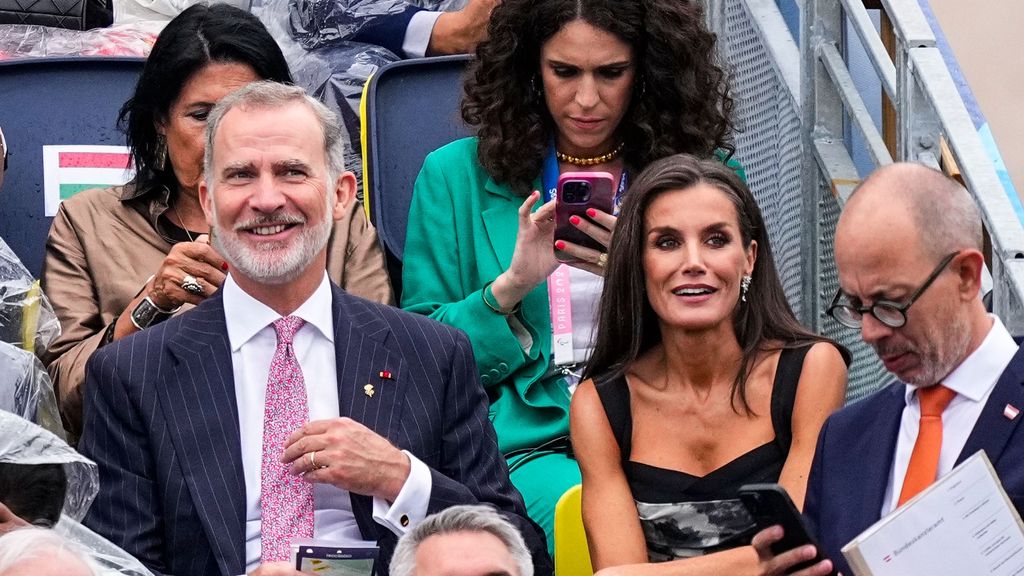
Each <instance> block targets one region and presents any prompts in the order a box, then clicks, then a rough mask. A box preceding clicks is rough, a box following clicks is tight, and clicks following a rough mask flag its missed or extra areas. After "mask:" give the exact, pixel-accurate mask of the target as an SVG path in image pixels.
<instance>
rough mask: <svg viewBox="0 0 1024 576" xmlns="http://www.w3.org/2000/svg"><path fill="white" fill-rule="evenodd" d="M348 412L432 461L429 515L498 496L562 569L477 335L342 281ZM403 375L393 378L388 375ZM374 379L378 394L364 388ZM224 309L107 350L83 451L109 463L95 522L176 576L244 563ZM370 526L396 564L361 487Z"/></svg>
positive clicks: (342, 378)
mask: <svg viewBox="0 0 1024 576" xmlns="http://www.w3.org/2000/svg"><path fill="white" fill-rule="evenodd" d="M332 289H333V309H334V330H335V345H336V348H337V367H338V398H339V401H340V407H339V408H340V414H341V415H342V416H348V417H350V418H352V419H354V420H357V421H359V422H362V423H363V424H364V425H366V426H367V427H369V428H371V429H373V430H374V431H376V432H377V433H378V434H380V435H381V436H383V437H385V438H387V439H388V440H390V441H391V442H392V443H393V444H395V445H396V446H398V447H399V448H403V449H406V450H409V451H410V452H412V453H413V454H415V455H416V456H417V457H419V458H420V459H421V460H422V461H423V462H424V463H426V464H427V465H428V466H429V467H430V468H431V474H432V479H433V489H432V491H431V494H430V504H429V512H431V513H433V512H436V511H438V510H441V509H444V508H446V507H448V506H451V505H453V504H467V503H476V502H486V503H491V504H493V505H495V506H496V507H497V508H498V509H500V510H502V511H503V512H504V513H505V514H506V516H507V517H508V518H509V519H510V520H512V521H513V522H514V523H516V525H517V526H518V527H519V529H520V530H521V531H522V532H523V536H524V537H525V538H526V540H527V543H528V545H529V546H530V548H531V551H532V552H533V554H534V563H535V564H536V565H537V568H538V570H539V572H538V573H539V574H547V573H550V572H551V564H550V562H551V561H550V558H549V557H548V555H547V552H546V550H545V545H544V541H543V538H542V535H541V534H540V533H539V532H540V531H539V529H538V528H537V527H536V525H535V524H533V523H532V522H531V521H529V520H528V519H527V518H526V511H525V507H524V505H523V501H522V497H521V496H520V495H519V493H518V492H517V491H516V490H515V488H513V487H512V485H511V483H510V482H509V479H508V470H507V468H506V465H505V460H504V459H503V458H502V457H501V455H500V453H499V452H498V445H497V442H496V440H495V435H494V428H493V427H492V426H491V423H490V421H489V420H488V418H487V399H486V396H485V394H484V391H483V388H482V387H481V386H480V384H479V382H478V380H477V371H476V366H475V364H474V361H473V352H472V349H471V347H470V344H469V340H468V339H467V338H466V336H465V335H464V334H463V333H462V332H460V331H458V330H455V329H453V328H451V327H448V326H445V325H443V324H440V323H438V322H435V321H432V320H430V319H427V318H425V317H422V316H418V315H415V314H410V313H407V312H403V311H401V310H398V309H396V308H390V307H387V306H383V305H380V304H376V303H373V302H369V301H366V300H362V299H360V298H357V297H355V296H352V295H349V294H346V293H345V292H344V291H342V290H341V289H339V288H338V287H336V286H333V285H332ZM384 370H387V371H389V372H391V375H392V379H387V380H385V379H382V378H381V377H380V374H379V373H380V372H381V371H384ZM367 383H372V384H374V388H375V394H374V395H373V396H372V397H369V396H367V395H366V394H364V391H363V386H364V385H365V384H367ZM234 386H235V384H234V377H233V371H232V367H231V353H230V349H229V343H228V337H227V329H226V325H225V320H224V307H223V302H222V300H221V297H220V296H219V295H215V296H213V297H211V298H210V299H208V300H207V301H206V302H204V303H203V304H202V305H201V306H198V307H197V308H195V309H194V310H192V311H190V312H188V313H186V314H182V315H180V316H178V317H176V318H172V319H170V320H168V321H167V322H165V323H163V324H161V325H159V326H155V327H152V328H149V329H146V330H143V331H141V332H139V333H137V334H135V335H133V336H131V337H129V338H126V339H124V340H121V341H119V342H116V343H114V344H111V345H109V346H106V347H104V348H102V349H100V350H99V351H97V352H96V353H95V354H94V355H93V357H92V358H91V359H90V361H89V364H88V368H87V377H86V382H85V390H86V392H85V409H84V410H85V411H84V416H85V424H84V426H85V427H84V433H83V435H82V440H81V444H80V445H79V448H80V450H81V451H82V453H83V454H85V455H86V456H88V457H90V458H92V459H93V460H95V461H96V463H97V464H98V465H99V474H100V491H99V495H98V496H97V498H96V501H95V502H94V503H93V505H92V508H91V509H90V511H89V514H88V516H87V517H86V519H85V523H86V525H87V526H89V527H90V528H92V529H93V530H95V531H97V532H98V533H100V534H102V535H103V536H106V537H107V538H109V539H110V540H111V541H113V542H114V543H115V544H117V545H118V546H121V547H122V548H124V549H125V550H127V551H128V552H129V553H130V554H132V555H134V556H135V557H137V558H138V559H139V560H141V561H142V562H143V563H144V564H146V565H147V566H148V567H149V568H151V569H153V570H155V571H157V572H160V573H165V574H175V575H177V576H193V575H195V576H199V575H207V574H211V575H212V574H221V575H225V576H228V575H236V574H242V573H244V572H245V553H244V549H245V530H244V525H245V481H244V478H243V472H242V456H241V443H242V442H243V441H247V439H243V438H240V437H239V431H238V408H237V405H236V401H235V391H234ZM352 509H353V512H354V513H355V517H356V521H357V522H358V525H359V529H360V531H361V532H362V535H363V537H364V538H365V539H367V540H376V541H378V542H379V544H380V546H381V556H382V558H384V559H385V562H384V565H383V568H384V572H382V573H383V574H386V573H387V560H388V559H390V557H391V552H392V550H393V549H394V545H395V543H396V540H397V539H396V537H395V535H394V534H393V533H391V532H390V531H389V530H387V529H386V528H384V527H382V526H380V525H378V524H376V523H375V522H374V521H373V519H372V500H371V498H369V497H367V496H361V495H357V494H352Z"/></svg>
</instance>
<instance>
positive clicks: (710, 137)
mask: <svg viewBox="0 0 1024 576" xmlns="http://www.w3.org/2000/svg"><path fill="white" fill-rule="evenodd" d="M574 20H583V21H584V22H586V23H588V24H590V25H592V26H594V27H595V28H599V29H601V30H604V31H607V32H609V33H610V34H613V35H614V36H616V37H617V38H619V39H621V40H622V41H623V42H625V43H626V44H629V45H630V46H631V47H632V48H633V54H634V59H635V62H636V81H635V83H634V88H633V95H632V98H631V99H630V107H629V110H627V112H626V114H625V116H624V117H623V119H622V122H621V124H620V126H619V133H620V135H621V137H622V139H623V141H624V142H625V144H626V148H625V159H626V163H627V165H629V166H631V167H633V168H635V169H637V170H640V169H643V167H645V166H647V164H649V163H650V162H651V161H653V160H655V159H657V158H662V157H665V156H668V155H670V154H677V153H680V152H687V153H690V154H695V155H698V156H709V155H710V154H711V153H712V152H714V151H715V150H716V149H722V150H724V151H725V152H726V153H727V154H730V155H731V154H732V152H733V151H734V147H733V146H732V143H731V133H732V129H733V123H732V119H731V116H732V108H733V100H732V97H731V96H730V93H729V86H728V82H727V79H726V74H725V73H724V72H723V71H722V69H721V68H719V67H718V65H717V64H716V55H715V35H714V34H712V33H711V32H709V31H708V30H707V28H706V27H705V25H704V14H703V10H702V9H701V7H700V3H699V2H698V1H697V0H504V1H503V2H501V3H500V4H499V5H498V6H497V7H495V8H494V11H493V13H492V15H491V20H490V24H489V26H488V39H487V40H486V41H484V42H481V43H480V44H479V45H478V46H477V49H476V59H475V60H474V61H473V63H472V64H471V66H470V69H469V72H468V75H467V77H466V84H465V87H464V88H465V94H464V97H463V100H462V118H463V119H464V120H465V121H466V123H468V124H470V125H471V126H475V127H477V136H478V137H479V145H478V154H479V159H480V163H481V165H483V167H484V168H485V169H487V172H488V173H489V174H490V175H491V176H492V177H493V178H495V180H497V181H499V182H503V183H507V184H509V185H511V186H512V187H513V189H515V190H517V191H519V192H521V193H524V194H525V193H526V192H527V191H528V190H529V187H530V183H531V182H532V180H533V179H534V178H535V177H536V176H537V174H539V173H540V170H541V165H542V163H543V158H544V154H545V151H546V149H547V146H548V142H549V141H550V139H551V137H552V134H553V131H554V121H553V120H552V118H551V114H550V113H549V111H548V109H547V106H546V105H545V103H544V98H543V96H540V95H538V93H537V91H536V89H535V88H534V87H535V86H539V83H540V77H539V74H540V72H539V70H540V53H541V47H542V46H543V45H544V44H545V43H546V42H547V41H548V39H550V38H551V37H552V36H554V35H555V34H556V33H558V31H559V30H561V29H562V27H564V26H565V25H566V24H568V23H570V22H572V21H574Z"/></svg>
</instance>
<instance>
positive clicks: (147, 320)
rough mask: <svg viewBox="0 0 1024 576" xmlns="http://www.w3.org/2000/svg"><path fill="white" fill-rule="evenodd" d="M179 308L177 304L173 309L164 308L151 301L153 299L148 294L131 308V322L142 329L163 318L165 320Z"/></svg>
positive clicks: (161, 320) (159, 321) (157, 322)
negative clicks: (133, 308)
mask: <svg viewBox="0 0 1024 576" xmlns="http://www.w3.org/2000/svg"><path fill="white" fill-rule="evenodd" d="M178 310H181V306H178V307H177V308H175V309H174V310H164V309H163V308H161V307H159V306H157V305H156V304H154V303H153V300H152V299H150V297H149V296H146V297H145V298H143V299H142V302H139V305H138V306H136V307H135V310H132V324H135V327H136V328H138V329H139V330H144V329H146V328H148V327H150V326H152V325H153V324H159V323H161V322H163V321H164V320H167V319H168V318H170V317H171V316H172V315H174V313H175V312H177V311H178Z"/></svg>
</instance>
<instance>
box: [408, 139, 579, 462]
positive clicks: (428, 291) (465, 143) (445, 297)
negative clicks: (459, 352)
mask: <svg viewBox="0 0 1024 576" xmlns="http://www.w3.org/2000/svg"><path fill="white" fill-rule="evenodd" d="M476 146H477V141H476V138H465V139H462V140H457V141H455V142H453V143H451V144H449V145H447V146H445V147H443V148H440V149H438V150H436V151H434V152H432V153H431V154H430V155H429V156H427V159H426V160H425V161H424V163H423V169H422V170H421V171H420V174H419V177H418V178H417V179H416V184H415V188H414V193H413V199H412V206H411V208H410V211H409V225H408V229H407V231H406V241H405V255H404V258H403V265H402V307H403V308H405V309H406V310H410V311H413V312H418V313H420V314H426V315H428V316H430V317H431V318H434V319H435V320H438V321H441V322H444V323H445V324H449V325H451V326H455V327H456V328H459V329H461V330H463V331H465V332H466V334H467V335H468V336H469V340H470V342H471V343H472V345H473V354H474V355H475V357H476V362H477V367H478V368H479V373H480V382H481V383H482V384H483V386H484V388H485V389H486V390H487V393H488V396H489V398H490V400H491V409H490V417H491V421H492V422H493V423H494V427H495V429H496V430H497V433H498V445H499V447H500V448H501V451H502V452H503V453H507V452H509V451H511V450H516V449H520V448H529V447H534V446H538V445H540V444H542V443H543V442H545V441H547V440H551V439H552V438H556V437H558V436H561V435H564V434H568V432H569V395H568V390H567V389H566V386H565V383H564V381H562V379H561V378H560V377H559V376H558V375H552V374H550V373H549V372H550V357H551V318H550V312H549V308H548V293H547V283H542V284H541V285H540V286H537V287H536V288H535V289H534V290H533V291H532V292H530V293H529V294H527V296H526V298H524V299H523V302H522V306H521V308H520V310H519V312H517V313H516V315H515V317H514V318H506V317H505V316H502V315H499V314H495V313H494V312H493V311H492V310H490V309H489V308H487V306H486V305H485V304H484V302H483V298H482V295H481V291H482V289H483V287H484V285H485V284H487V283H488V282H490V281H492V280H494V279H495V278H497V277H498V275H499V274H501V273H502V272H504V271H505V270H507V269H508V267H509V265H510V264H511V263H512V252H513V250H514V248H515V240H516V232H517V230H518V227H519V224H518V214H517V211H518V209H519V206H520V205H522V203H523V201H524V200H525V198H524V197H522V196H520V195H518V194H516V193H515V192H513V191H512V189H511V188H509V187H507V186H504V185H501V184H498V183H496V182H495V181H494V180H492V179H491V177H490V176H489V175H488V174H487V172H486V171H485V170H484V168H483V167H482V166H481V165H480V164H479V162H478V161H477V152H476ZM534 188H535V189H540V178H539V177H538V178H537V181H536V182H535V183H534ZM513 325H517V326H516V328H517V330H514V329H513ZM517 333H518V334H517Z"/></svg>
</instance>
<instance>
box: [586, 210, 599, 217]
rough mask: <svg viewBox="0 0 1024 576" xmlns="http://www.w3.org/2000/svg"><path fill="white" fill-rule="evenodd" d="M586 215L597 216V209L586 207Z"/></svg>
mask: <svg viewBox="0 0 1024 576" xmlns="http://www.w3.org/2000/svg"><path fill="white" fill-rule="evenodd" d="M587 216H590V217H591V218H593V217H595V216H597V210H594V209H593V208H587Z"/></svg>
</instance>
